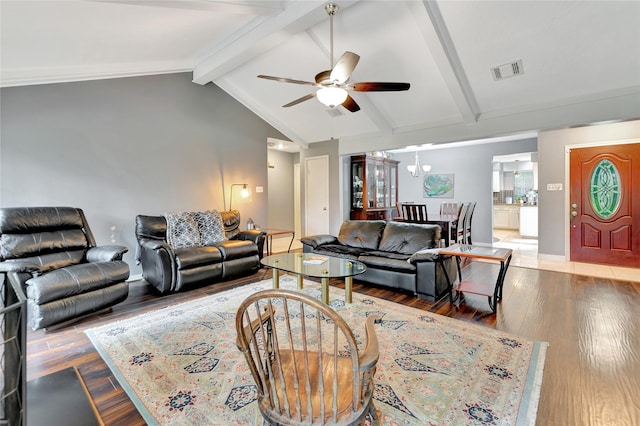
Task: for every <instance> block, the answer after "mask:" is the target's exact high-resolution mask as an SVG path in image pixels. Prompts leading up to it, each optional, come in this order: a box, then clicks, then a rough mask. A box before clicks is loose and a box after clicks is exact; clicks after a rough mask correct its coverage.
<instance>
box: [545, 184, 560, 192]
mask: <svg viewBox="0 0 640 426" xmlns="http://www.w3.org/2000/svg"><path fill="white" fill-rule="evenodd" d="M547 191H562V184H561V183H548V184H547Z"/></svg>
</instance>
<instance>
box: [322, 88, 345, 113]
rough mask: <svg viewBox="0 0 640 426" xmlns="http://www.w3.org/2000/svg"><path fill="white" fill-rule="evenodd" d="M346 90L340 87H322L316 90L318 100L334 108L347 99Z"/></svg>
mask: <svg viewBox="0 0 640 426" xmlns="http://www.w3.org/2000/svg"><path fill="white" fill-rule="evenodd" d="M347 95H348V93H347V91H346V90H344V89H341V88H340V87H323V88H322V89H320V90H318V91H317V92H316V96H317V97H318V100H319V101H320V102H322V103H323V104H325V105H326V106H328V107H329V108H334V107H336V106H337V105H340V104H342V103H343V102H344V101H346V100H347Z"/></svg>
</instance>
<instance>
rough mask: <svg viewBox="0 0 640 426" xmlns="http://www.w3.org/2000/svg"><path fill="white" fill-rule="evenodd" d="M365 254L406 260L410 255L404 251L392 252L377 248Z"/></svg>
mask: <svg viewBox="0 0 640 426" xmlns="http://www.w3.org/2000/svg"><path fill="white" fill-rule="evenodd" d="M365 254H366V255H367V256H376V257H383V258H386V259H396V260H404V261H408V260H409V258H410V257H411V256H409V255H407V254H404V253H394V252H392V251H379V250H373V251H370V252H368V253H365Z"/></svg>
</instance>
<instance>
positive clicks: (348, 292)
mask: <svg viewBox="0 0 640 426" xmlns="http://www.w3.org/2000/svg"><path fill="white" fill-rule="evenodd" d="M352 288H353V277H346V278H345V279H344V301H345V303H352V294H353V293H352Z"/></svg>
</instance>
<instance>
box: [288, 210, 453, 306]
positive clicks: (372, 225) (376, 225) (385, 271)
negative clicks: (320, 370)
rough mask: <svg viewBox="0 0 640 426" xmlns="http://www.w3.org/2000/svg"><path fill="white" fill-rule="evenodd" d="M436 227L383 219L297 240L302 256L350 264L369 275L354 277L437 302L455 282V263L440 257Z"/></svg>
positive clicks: (437, 229) (350, 224)
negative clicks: (354, 262) (356, 263)
mask: <svg viewBox="0 0 640 426" xmlns="http://www.w3.org/2000/svg"><path fill="white" fill-rule="evenodd" d="M440 233H441V229H440V226H438V225H429V224H417V223H406V222H393V221H390V222H386V221H383V220H353V221H345V222H344V223H343V224H342V226H341V227H340V232H339V234H338V236H337V237H335V236H332V235H314V236H309V237H304V238H301V239H300V241H301V242H302V244H303V251H304V252H305V253H318V254H323V255H328V256H336V257H342V258H347V259H353V260H357V261H360V262H362V263H364V264H365V265H366V266H367V270H366V271H365V272H364V273H363V274H361V275H357V276H355V277H354V279H355V280H356V281H360V282H367V283H371V284H375V285H379V286H384V287H388V288H392V289H401V290H406V291H409V292H411V293H413V294H416V295H417V296H418V297H420V298H422V299H427V300H431V301H434V300H438V299H440V298H441V297H442V296H444V295H445V294H447V289H448V286H449V283H448V281H447V277H446V275H445V274H444V271H443V268H446V271H447V274H448V277H449V279H450V280H451V282H454V280H455V279H456V278H457V276H458V273H457V269H456V263H455V261H454V259H452V258H451V257H450V256H442V255H440V254H439V253H438V251H439V249H438V248H437V247H438V243H439V241H440Z"/></svg>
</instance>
